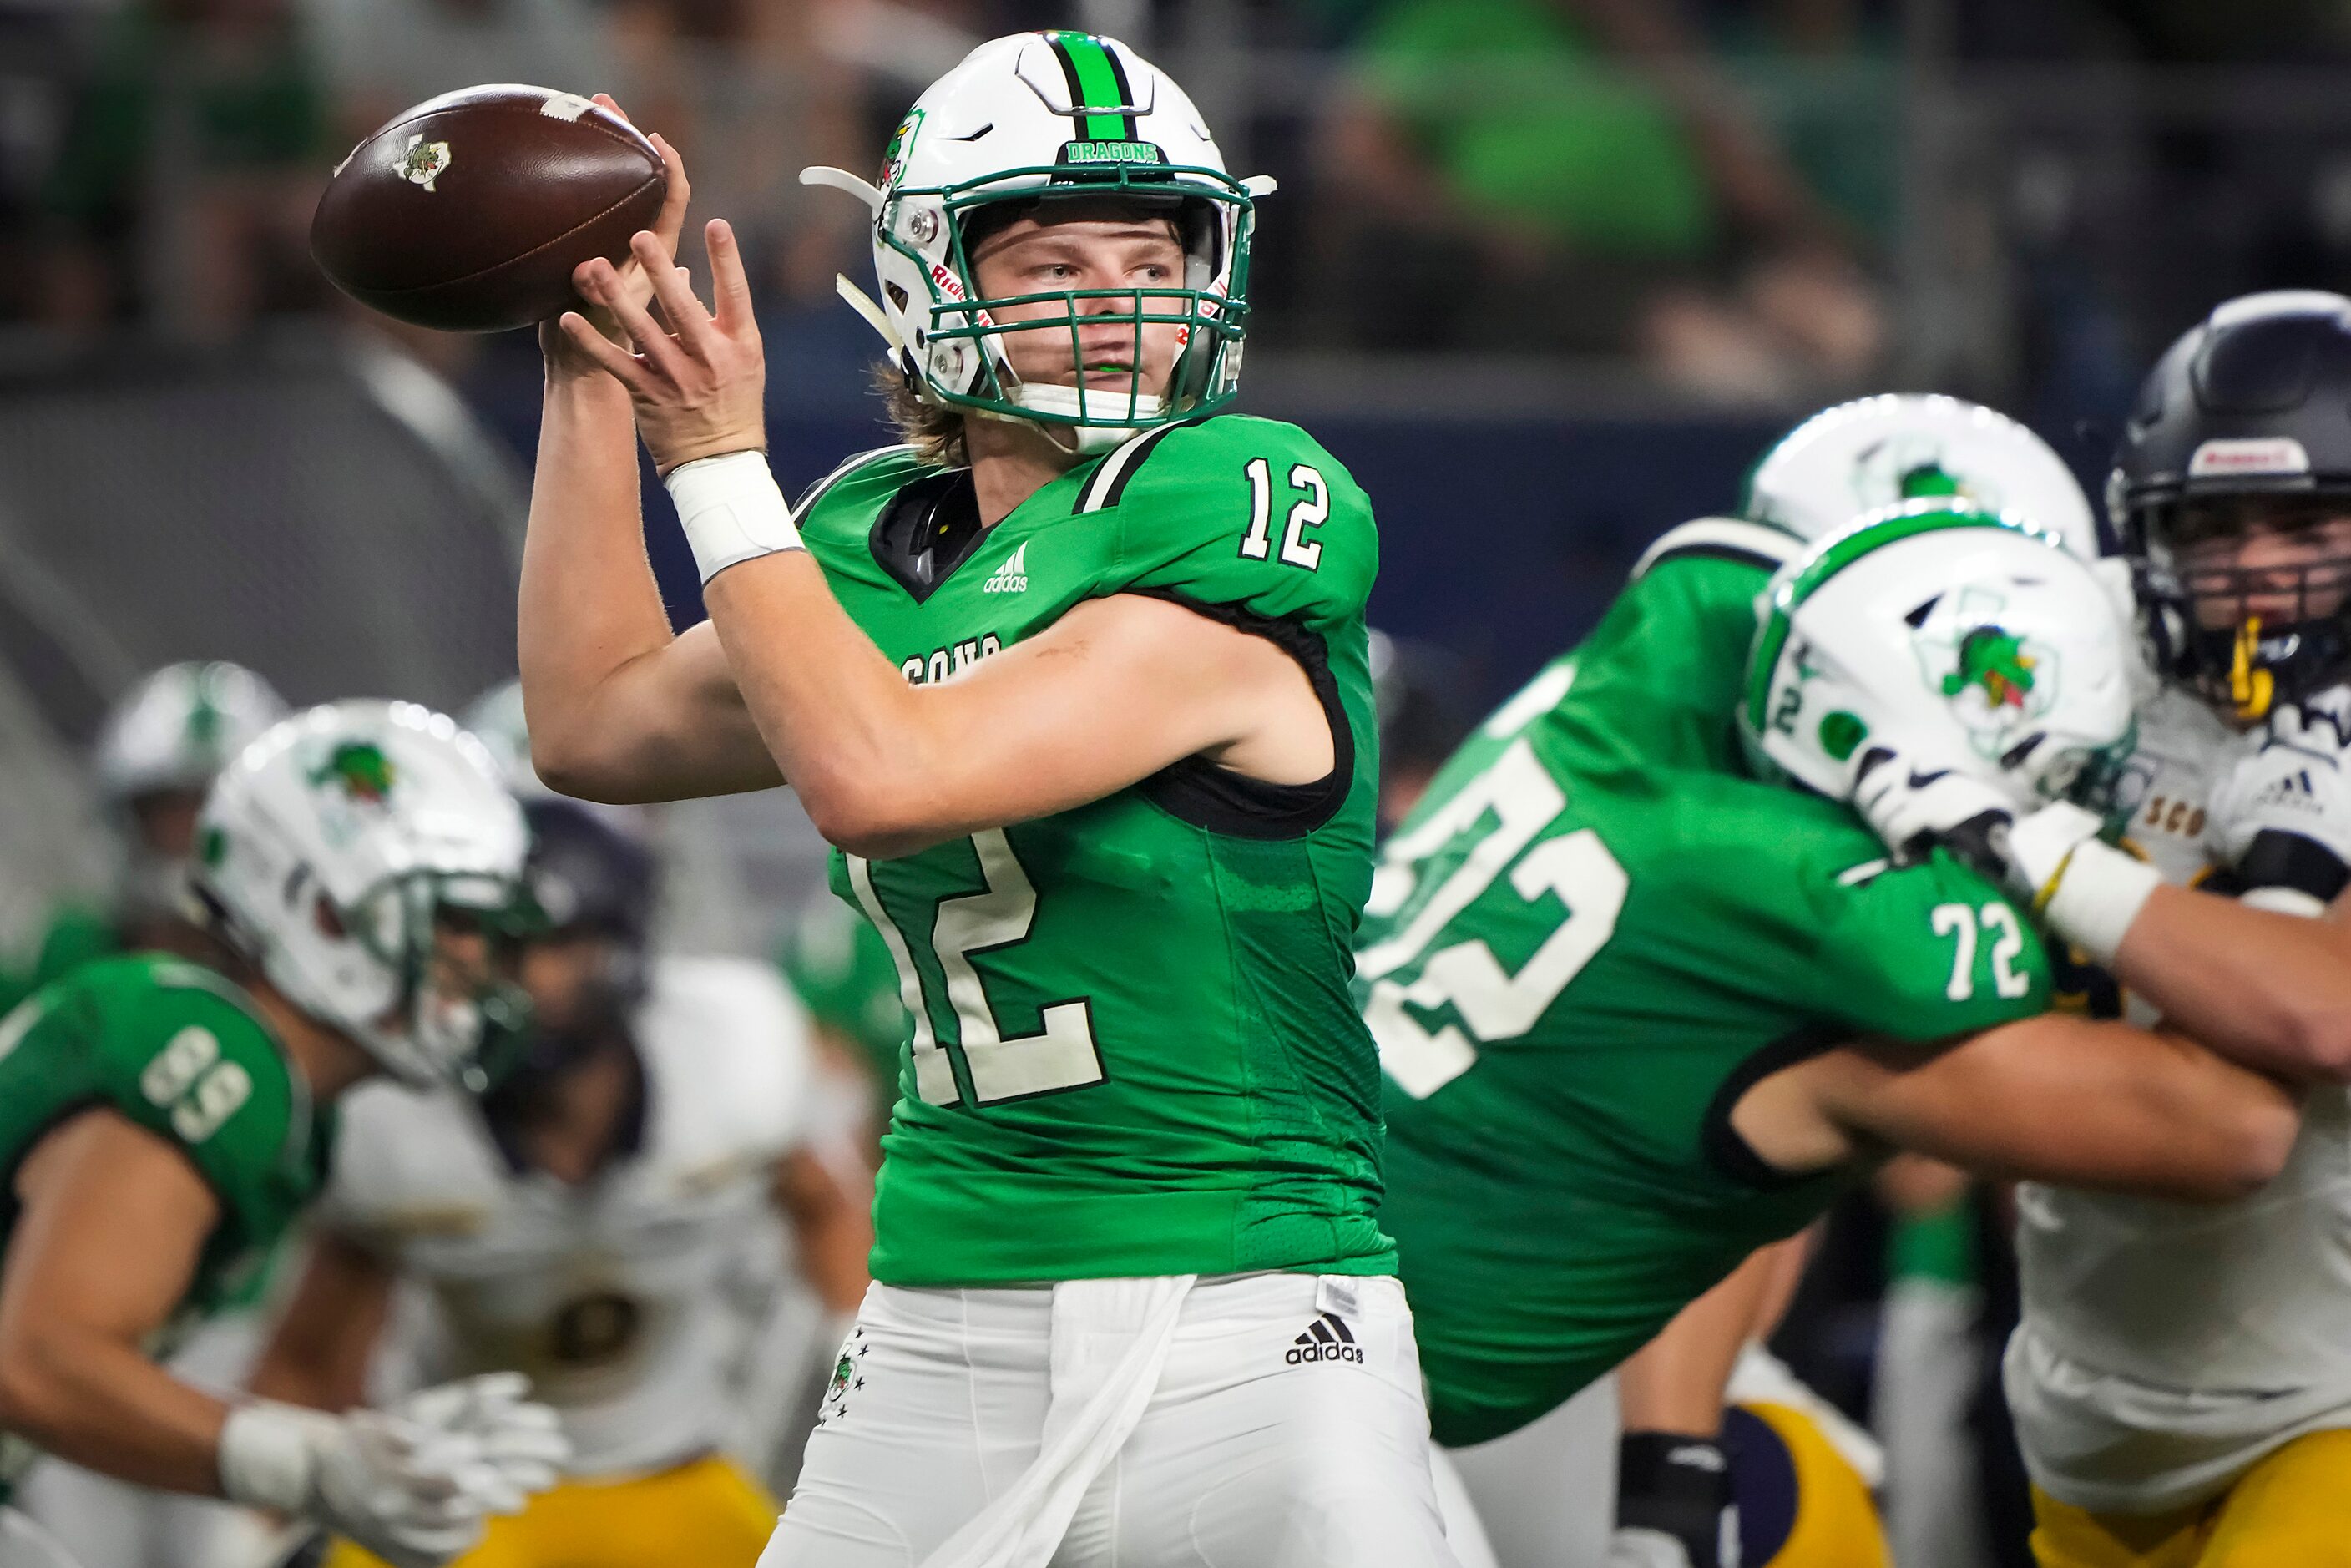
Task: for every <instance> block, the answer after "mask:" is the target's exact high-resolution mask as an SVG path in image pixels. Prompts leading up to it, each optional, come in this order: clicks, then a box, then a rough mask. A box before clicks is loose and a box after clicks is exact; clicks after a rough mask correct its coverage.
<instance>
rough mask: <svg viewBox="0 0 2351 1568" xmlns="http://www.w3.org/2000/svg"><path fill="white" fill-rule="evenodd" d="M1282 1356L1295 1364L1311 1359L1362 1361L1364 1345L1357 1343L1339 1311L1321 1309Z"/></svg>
mask: <svg viewBox="0 0 2351 1568" xmlns="http://www.w3.org/2000/svg"><path fill="white" fill-rule="evenodd" d="M1281 1359H1282V1360H1284V1361H1286V1362H1288V1363H1289V1364H1290V1365H1292V1366H1296V1365H1298V1364H1301V1363H1302V1362H1309V1361H1361V1360H1363V1359H1364V1347H1363V1346H1361V1345H1359V1344H1357V1343H1355V1336H1354V1335H1353V1333H1349V1332H1348V1330H1347V1324H1346V1322H1345V1320H1343V1319H1342V1318H1341V1317H1340V1316H1339V1315H1338V1314H1337V1313H1336V1312H1320V1313H1317V1314H1316V1315H1315V1319H1314V1321H1313V1322H1311V1323H1309V1324H1307V1325H1306V1332H1305V1333H1302V1334H1300V1335H1299V1336H1298V1341H1297V1343H1295V1344H1293V1345H1291V1346H1290V1354H1287V1355H1285V1356H1283V1357H1282V1358H1281Z"/></svg>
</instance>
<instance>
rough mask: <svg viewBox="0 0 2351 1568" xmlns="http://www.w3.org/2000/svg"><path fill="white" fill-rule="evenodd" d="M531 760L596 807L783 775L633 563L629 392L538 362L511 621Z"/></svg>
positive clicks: (641, 555)
mask: <svg viewBox="0 0 2351 1568" xmlns="http://www.w3.org/2000/svg"><path fill="white" fill-rule="evenodd" d="M516 630H517V655H518V657H519V661H520V666H521V670H522V688H523V706H524V707H525V709H526V710H527V712H528V719H529V727H530V742H531V758H532V761H533V763H534V764H535V765H536V766H537V768H538V772H539V775H540V777H541V778H543V779H546V780H547V781H548V783H549V784H550V785H552V786H553V787H554V788H556V789H560V790H562V791H563V792H564V793H566V794H569V795H577V796H580V797H582V798H583V799H587V800H615V801H622V800H678V799H684V798H687V797H691V796H698V795H722V794H730V793H733V792H735V791H737V790H742V789H765V788H767V787H768V786H769V785H772V784H776V783H778V782H780V781H781V780H780V775H778V773H777V771H776V767H775V762H774V759H773V758H771V757H770V756H769V754H768V749H767V747H765V746H763V745H762V744H761V743H760V740H759V737H758V731H757V730H756V729H755V728H754V727H752V725H751V721H750V716H749V715H748V714H747V712H746V711H745V709H744V706H743V703H742V699H741V697H740V696H739V695H737V692H736V690H735V682H734V678H733V676H732V675H731V674H729V672H728V670H727V668H726V656H725V655H724V654H723V653H720V652H719V650H718V645H717V641H716V637H715V636H714V635H713V634H712V633H711V632H709V631H707V630H706V629H699V628H698V629H695V630H694V631H689V632H686V633H685V634H684V635H683V636H675V635H673V634H672V632H671V631H670V625H669V617H668V615H667V613H666V612H664V610H663V608H662V601H661V591H660V589H659V588H658V587H657V586H656V585H655V584H654V581H653V569H652V567H651V566H650V565H648V564H647V562H646V559H645V547H644V524H643V516H642V514H641V512H640V510H639V507H638V502H637V438H636V426H635V423H634V421H633V419H632V415H631V413H630V408H629V394H628V392H626V390H624V389H623V388H622V387H621V386H620V385H619V383H617V382H614V381H612V379H611V377H609V376H607V375H605V374H603V373H602V372H601V371H596V370H594V369H593V368H592V367H591V368H590V369H589V370H588V371H586V372H585V373H580V372H577V371H570V370H567V369H565V368H563V367H562V366H561V365H560V364H559V363H556V362H550V364H549V372H548V381H547V395H546V399H545V403H544V412H543V413H542V415H541V419H540V423H539V438H538V469H537V472H536V474H535V476H533V479H532V481H531V496H530V530H529V533H528V537H527V538H526V539H525V541H524V544H523V561H522V594H521V600H520V602H519V604H518V606H517V615H516Z"/></svg>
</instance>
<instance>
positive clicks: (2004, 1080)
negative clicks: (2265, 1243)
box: [1795, 1013, 2301, 1202]
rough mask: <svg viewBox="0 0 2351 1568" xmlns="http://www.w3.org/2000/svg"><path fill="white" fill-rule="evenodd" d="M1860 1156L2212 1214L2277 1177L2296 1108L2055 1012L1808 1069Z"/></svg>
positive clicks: (2198, 1059) (2220, 1064)
mask: <svg viewBox="0 0 2351 1568" xmlns="http://www.w3.org/2000/svg"><path fill="white" fill-rule="evenodd" d="M1807 1069H1809V1070H1810V1071H1812V1073H1813V1085H1812V1088H1813V1092H1814V1094H1815V1095H1816V1096H1817V1100H1816V1103H1819V1104H1820V1105H1821V1106H1822V1107H1823V1110H1824V1111H1825V1112H1826V1113H1827V1115H1828V1117H1829V1119H1830V1121H1831V1122H1832V1123H1833V1124H1835V1125H1837V1126H1839V1127H1841V1128H1843V1129H1844V1130H1845V1131H1847V1132H1848V1133H1849V1134H1852V1135H1854V1136H1855V1137H1856V1138H1857V1139H1859V1140H1861V1141H1862V1144H1863V1145H1864V1146H1866V1145H1867V1144H1868V1143H1869V1142H1876V1143H1877V1144H1879V1145H1890V1146H1892V1147H1895V1148H1903V1149H1911V1150H1915V1151H1917V1153H1919V1154H1924V1155H1933V1156H1934V1157H1936V1158H1937V1159H1941V1160H1948V1161H1949V1162H1950V1163H1951V1164H1953V1165H1957V1166H1965V1167H1967V1168H1968V1169H1970V1170H1972V1171H1976V1172H1978V1173H1979V1174H1981V1175H1984V1176H1993V1177H2004V1178H2012V1179H2018V1180H2035V1181H2049V1182H2059V1183H2063V1184H2064V1185H2066V1186H2088V1187H2102V1188H2107V1189H2112V1190H2116V1191H2124V1192H2133V1193H2137V1194H2140V1195H2143V1196H2146V1197H2162V1198H2173V1199H2180V1200H2185V1201H2189V1202H2220V1201H2226V1200H2228V1199H2231V1198H2235V1197H2242V1196H2243V1195H2244V1194H2246V1193H2248V1192H2251V1191H2252V1190H2253V1189H2255V1188H2257V1187H2259V1186H2262V1184H2264V1183H2265V1182H2267V1181H2268V1180H2269V1179H2270V1178H2271V1177H2272V1176H2275V1175H2276V1174H2277V1172H2278V1170H2279V1169H2280V1168H2281V1167H2283V1165H2284V1163H2285V1159H2286V1156H2287V1155H2288V1153H2289V1152H2290V1151H2291V1150H2292V1148H2293V1146H2294V1137H2295V1135H2296V1134H2297V1133H2298V1132H2299V1130H2300V1126H2301V1116H2300V1112H2299V1100H2298V1097H2297V1096H2296V1095H2295V1094H2294V1093H2293V1092H2290V1091H2289V1090H2288V1089H2286V1088H2285V1087H2284V1086H2283V1085H2282V1084H2280V1083H2278V1082H2276V1081H2274V1080H2273V1079H2271V1078H2268V1077H2266V1076H2264V1075H2262V1074H2261V1073H2259V1072H2254V1071H2250V1070H2248V1069H2246V1068H2244V1067H2241V1066H2239V1065H2238V1064H2236V1063H2234V1062H2231V1061H2226V1060H2223V1059H2222V1058H2221V1057H2220V1056H2218V1055H2216V1054H2214V1053H2213V1052H2212V1051H2208V1050H2206V1049H2205V1048H2204V1047H2202V1046H2201V1045H2199V1044H2197V1043H2196V1042H2195V1041H2193V1040H2189V1039H2187V1038H2186V1037H2184V1036H2181V1035H2177V1034H2173V1033H2171V1032H2169V1031H2168V1030H2152V1031H2150V1030H2140V1029H2135V1028H2132V1027H2131V1026H2129V1025H2127V1024H2120V1023H2106V1022H2099V1021H2094V1020H2092V1019H2083V1018H2076V1017H2073V1016H2070V1015H2065V1014H2058V1013H2050V1014H2044V1015H2043V1016H2041V1017H2039V1018H2032V1019H2022V1020H2020V1021H2018V1022H2015V1023H2009V1024H2002V1025H2001V1026H1999V1027H1998V1028H1995V1029H1990V1030H1985V1031H1983V1032H1982V1033H1980V1034H1978V1035H1974V1036H1971V1037H1970V1038H1968V1039H1966V1040H1959V1041H1958V1042H1957V1043H1955V1044H1952V1045H1949V1046H1946V1047H1944V1048H1942V1049H1940V1050H1936V1049H1933V1048H1930V1047H1920V1046H1909V1045H1897V1044H1876V1043H1872V1044H1866V1045H1857V1046H1851V1047H1847V1048H1845V1049H1843V1050H1840V1051H1831V1052H1829V1053H1828V1054H1827V1055H1826V1056H1824V1057H1822V1058H1819V1059H1817V1060H1816V1061H1814V1062H1813V1063H1808V1064H1806V1068H1805V1069H1798V1070H1795V1071H1799V1072H1802V1071H1806V1070H1807Z"/></svg>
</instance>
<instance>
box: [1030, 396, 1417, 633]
mask: <svg viewBox="0 0 2351 1568" xmlns="http://www.w3.org/2000/svg"><path fill="white" fill-rule="evenodd" d="M1076 510H1077V511H1078V512H1079V513H1081V514H1082V513H1085V512H1087V511H1089V510H1092V511H1100V512H1106V513H1110V514H1113V515H1114V517H1115V518H1116V521H1117V524H1118V528H1119V543H1118V549H1117V552H1116V554H1115V556H1114V557H1113V563H1114V565H1113V570H1112V571H1111V572H1110V573H1109V574H1107V575H1106V576H1105V578H1104V579H1103V580H1102V582H1101V590H1102V591H1103V592H1109V593H1115V592H1121V591H1137V592H1160V593H1165V594H1166V595H1168V596H1169V597H1171V598H1176V599H1182V600H1186V601H1192V602H1195V603H1203V604H1214V605H1223V606H1238V607H1240V608H1242V609H1244V610H1246V611H1247V612H1249V613H1251V614H1253V615H1257V616H1259V617H1262V618H1264V619H1266V620H1270V621H1288V622H1301V623H1303V624H1304V625H1306V626H1308V627H1310V628H1311V629H1313V630H1315V631H1317V632H1323V631H1327V630H1329V629H1331V628H1332V627H1335V626H1339V625H1343V624H1344V623H1346V622H1349V621H1350V620H1352V619H1353V618H1356V617H1359V616H1361V615H1362V613H1363V611H1364V601H1366V600H1367V599H1368V598H1369V597H1370V595H1371V591H1372V579H1373V577H1374V575H1375V574H1376V573H1377V571H1378V570H1379V535H1378V531H1377V529H1376V528H1374V525H1373V522H1372V506H1371V501H1370V499H1369V498H1368V497H1366V496H1365V495H1364V491H1363V487H1362V486H1359V485H1357V484H1356V483H1355V481H1354V477H1353V476H1352V475H1350V474H1349V473H1348V472H1347V470H1346V469H1345V468H1344V467H1343V466H1342V465H1340V463H1339V460H1338V459H1337V458H1335V457H1333V456H1332V455H1331V454H1330V453H1328V452H1326V451H1324V450H1323V449H1322V445H1321V444H1319V443H1317V442H1316V441H1315V440H1314V438H1313V437H1311V436H1310V435H1308V434H1306V433H1305V432H1304V431H1302V430H1301V429H1299V428H1298V427H1297V426H1296V425H1294V424H1283V423H1279V422H1277V421H1274V420H1268V419H1253V418H1249V417H1246V416H1243V415H1238V414H1225V415H1220V416H1217V417H1212V418H1209V419H1205V420H1201V421H1199V422H1197V423H1184V424H1174V425H1165V426H1162V427H1161V428H1160V429H1158V430H1155V431H1153V432H1151V433H1149V434H1146V435H1143V436H1138V437H1137V438H1135V439H1134V440H1133V441H1131V442H1129V443H1127V444H1125V445H1124V446H1122V447H1120V448H1119V449H1118V450H1116V451H1114V452H1113V453H1112V454H1111V455H1109V456H1108V457H1105V458H1104V459H1102V463H1101V464H1100V465H1098V466H1097V468H1096V469H1095V470H1094V472H1093V473H1092V475H1091V476H1088V478H1087V481H1086V485H1085V487H1084V489H1083V491H1082V492H1081V495H1080V497H1079V500H1078V505H1077V507H1076Z"/></svg>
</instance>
